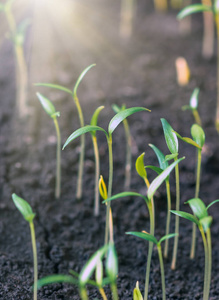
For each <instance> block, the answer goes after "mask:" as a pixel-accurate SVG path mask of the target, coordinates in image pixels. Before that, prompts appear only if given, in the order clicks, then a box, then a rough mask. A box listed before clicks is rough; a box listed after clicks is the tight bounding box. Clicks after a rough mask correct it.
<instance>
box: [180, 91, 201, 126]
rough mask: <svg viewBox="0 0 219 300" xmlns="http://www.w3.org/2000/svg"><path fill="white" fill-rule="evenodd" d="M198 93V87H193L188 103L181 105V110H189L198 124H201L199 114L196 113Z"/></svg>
mask: <svg viewBox="0 0 219 300" xmlns="http://www.w3.org/2000/svg"><path fill="white" fill-rule="evenodd" d="M198 95H199V89H198V88H195V89H194V91H193V93H192V95H191V98H190V102H189V105H183V106H182V110H183V111H185V110H191V111H192V114H193V117H194V119H195V122H196V123H197V124H198V125H199V126H202V122H201V118H200V115H199V113H198Z"/></svg>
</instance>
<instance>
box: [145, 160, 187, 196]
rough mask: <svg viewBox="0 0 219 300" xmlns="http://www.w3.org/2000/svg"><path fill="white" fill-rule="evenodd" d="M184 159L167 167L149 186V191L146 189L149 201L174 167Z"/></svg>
mask: <svg viewBox="0 0 219 300" xmlns="http://www.w3.org/2000/svg"><path fill="white" fill-rule="evenodd" d="M183 159H184V157H182V158H180V159H177V160H176V161H174V162H173V163H172V164H171V165H170V166H169V167H167V168H166V169H165V170H164V171H163V172H162V173H161V174H160V175H158V176H157V177H156V178H155V179H154V180H153V181H152V183H151V184H150V186H149V189H148V195H147V196H148V199H149V201H150V200H151V198H152V197H153V195H154V193H155V192H156V190H157V189H158V188H159V187H160V185H161V184H162V183H163V181H164V180H165V179H166V178H167V176H169V175H170V172H171V171H172V170H173V169H174V168H175V166H176V165H177V164H178V163H179V162H180V161H181V160H183Z"/></svg>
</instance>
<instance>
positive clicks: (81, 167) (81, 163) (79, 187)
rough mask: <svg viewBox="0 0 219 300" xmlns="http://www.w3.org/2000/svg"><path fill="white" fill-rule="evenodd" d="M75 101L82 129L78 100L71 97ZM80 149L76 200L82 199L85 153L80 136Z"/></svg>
mask: <svg viewBox="0 0 219 300" xmlns="http://www.w3.org/2000/svg"><path fill="white" fill-rule="evenodd" d="M73 99H74V101H75V105H76V108H77V111H78V116H79V120H80V126H81V127H84V117H83V113H82V109H81V106H80V103H79V100H78V97H77V95H74V97H73ZM80 139H81V149H80V158H79V168H78V182H77V192H76V198H77V199H78V200H80V199H81V197H82V182H83V170H84V151H85V135H84V134H82V135H81V137H80Z"/></svg>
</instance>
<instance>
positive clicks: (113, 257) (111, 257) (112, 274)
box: [106, 243, 119, 300]
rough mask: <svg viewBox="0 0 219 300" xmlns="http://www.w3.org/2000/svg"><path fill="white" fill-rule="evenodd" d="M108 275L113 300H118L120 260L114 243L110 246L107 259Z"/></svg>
mask: <svg viewBox="0 0 219 300" xmlns="http://www.w3.org/2000/svg"><path fill="white" fill-rule="evenodd" d="M106 273H107V276H108V278H109V280H110V287H111V292H112V298H113V300H118V299H119V298H118V292H117V286H116V280H117V276H118V258H117V253H116V249H115V246H114V244H113V243H110V244H109V246H108V253H107V258H106Z"/></svg>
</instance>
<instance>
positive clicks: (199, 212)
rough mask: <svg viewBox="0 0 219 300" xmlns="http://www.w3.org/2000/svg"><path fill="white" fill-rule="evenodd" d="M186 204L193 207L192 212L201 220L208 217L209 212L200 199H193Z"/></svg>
mask: <svg viewBox="0 0 219 300" xmlns="http://www.w3.org/2000/svg"><path fill="white" fill-rule="evenodd" d="M185 203H188V204H189V206H190V207H191V210H192V212H193V214H194V215H195V216H196V217H197V218H198V219H199V220H200V219H202V218H204V217H207V216H208V212H207V209H206V206H205V204H204V202H203V201H202V200H201V199H199V198H193V199H190V200H188V201H186V202H185Z"/></svg>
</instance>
